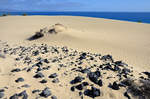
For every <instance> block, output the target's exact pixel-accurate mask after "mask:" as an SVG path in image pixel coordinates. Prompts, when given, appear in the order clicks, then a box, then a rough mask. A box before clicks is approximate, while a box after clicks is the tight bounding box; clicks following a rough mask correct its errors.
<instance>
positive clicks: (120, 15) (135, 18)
mask: <svg viewBox="0 0 150 99" xmlns="http://www.w3.org/2000/svg"><path fill="white" fill-rule="evenodd" d="M8 13H9V14H11V15H22V14H24V13H25V14H27V15H49V16H55V15H58V16H59V15H63V16H85V17H96V18H105V19H114V20H123V21H131V22H142V23H149V24H150V12H0V14H1V15H2V14H8Z"/></svg>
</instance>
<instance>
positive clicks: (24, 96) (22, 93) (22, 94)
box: [18, 90, 28, 99]
mask: <svg viewBox="0 0 150 99" xmlns="http://www.w3.org/2000/svg"><path fill="white" fill-rule="evenodd" d="M18 96H23V98H22V99H28V94H27V93H26V91H25V90H24V91H23V92H21V93H19V94H18Z"/></svg>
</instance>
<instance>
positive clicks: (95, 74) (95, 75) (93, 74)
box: [88, 71, 102, 86]
mask: <svg viewBox="0 0 150 99" xmlns="http://www.w3.org/2000/svg"><path fill="white" fill-rule="evenodd" d="M100 76H101V73H100V72H99V71H96V72H90V73H89V74H88V77H89V80H90V81H92V82H93V83H95V84H98V85H101V86H102V81H101V80H99V77H100Z"/></svg>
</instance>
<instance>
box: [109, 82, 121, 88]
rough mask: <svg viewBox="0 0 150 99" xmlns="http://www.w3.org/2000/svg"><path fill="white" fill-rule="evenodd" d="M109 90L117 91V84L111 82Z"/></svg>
mask: <svg viewBox="0 0 150 99" xmlns="http://www.w3.org/2000/svg"><path fill="white" fill-rule="evenodd" d="M109 87H110V88H112V89H114V90H119V89H120V88H119V84H117V82H113V84H110V85H109Z"/></svg>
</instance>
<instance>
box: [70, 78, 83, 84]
mask: <svg viewBox="0 0 150 99" xmlns="http://www.w3.org/2000/svg"><path fill="white" fill-rule="evenodd" d="M82 80H84V78H83V77H81V76H77V77H75V79H74V80H72V81H71V82H70V83H71V84H76V83H79V82H82Z"/></svg>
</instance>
